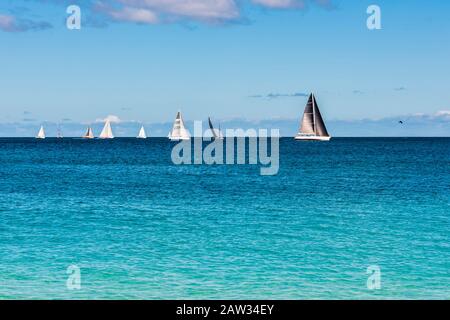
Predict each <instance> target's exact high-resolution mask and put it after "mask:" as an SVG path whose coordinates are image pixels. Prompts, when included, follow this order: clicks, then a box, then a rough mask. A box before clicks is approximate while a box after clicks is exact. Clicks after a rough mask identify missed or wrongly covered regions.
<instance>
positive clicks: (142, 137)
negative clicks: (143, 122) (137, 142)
mask: <svg viewBox="0 0 450 320" xmlns="http://www.w3.org/2000/svg"><path fill="white" fill-rule="evenodd" d="M137 138H138V139H147V134H146V133H145V129H144V126H142V127H141V130H139V135H138V136H137Z"/></svg>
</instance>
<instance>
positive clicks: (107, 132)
mask: <svg viewBox="0 0 450 320" xmlns="http://www.w3.org/2000/svg"><path fill="white" fill-rule="evenodd" d="M99 138H100V139H113V138H114V135H113V132H112V129H111V122H110V121H109V120H107V121H106V123H105V126H104V127H103V130H102V133H100V136H99Z"/></svg>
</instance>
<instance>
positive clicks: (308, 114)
mask: <svg viewBox="0 0 450 320" xmlns="http://www.w3.org/2000/svg"><path fill="white" fill-rule="evenodd" d="M313 101H314V96H313V95H312V94H311V95H310V96H309V99H308V103H307V104H306V107H305V112H304V113H303V119H302V123H301V126H300V132H301V133H303V134H315V133H316V131H315V128H314V107H313V104H314V102H313Z"/></svg>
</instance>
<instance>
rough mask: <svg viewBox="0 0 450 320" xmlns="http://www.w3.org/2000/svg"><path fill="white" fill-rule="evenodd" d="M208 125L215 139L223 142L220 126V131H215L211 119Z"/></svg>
mask: <svg viewBox="0 0 450 320" xmlns="http://www.w3.org/2000/svg"><path fill="white" fill-rule="evenodd" d="M208 123H209V129H210V130H211V134H212V137H213V139H220V140H223V136H222V132H220V125H219V130H216V129H214V126H213V124H212V121H211V118H210V117H208Z"/></svg>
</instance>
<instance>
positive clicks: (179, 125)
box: [168, 111, 191, 141]
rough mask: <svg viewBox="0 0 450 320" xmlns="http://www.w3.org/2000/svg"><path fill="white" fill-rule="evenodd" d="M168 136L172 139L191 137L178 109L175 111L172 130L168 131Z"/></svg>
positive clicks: (187, 138)
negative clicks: (175, 115)
mask: <svg viewBox="0 0 450 320" xmlns="http://www.w3.org/2000/svg"><path fill="white" fill-rule="evenodd" d="M168 138H169V139H170V140H172V141H180V140H189V139H191V135H190V134H189V132H188V131H187V130H186V127H185V126H184V121H183V117H182V116H181V112H180V111H178V113H177V117H176V118H175V122H174V123H173V128H172V131H171V132H170V133H169V137H168Z"/></svg>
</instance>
